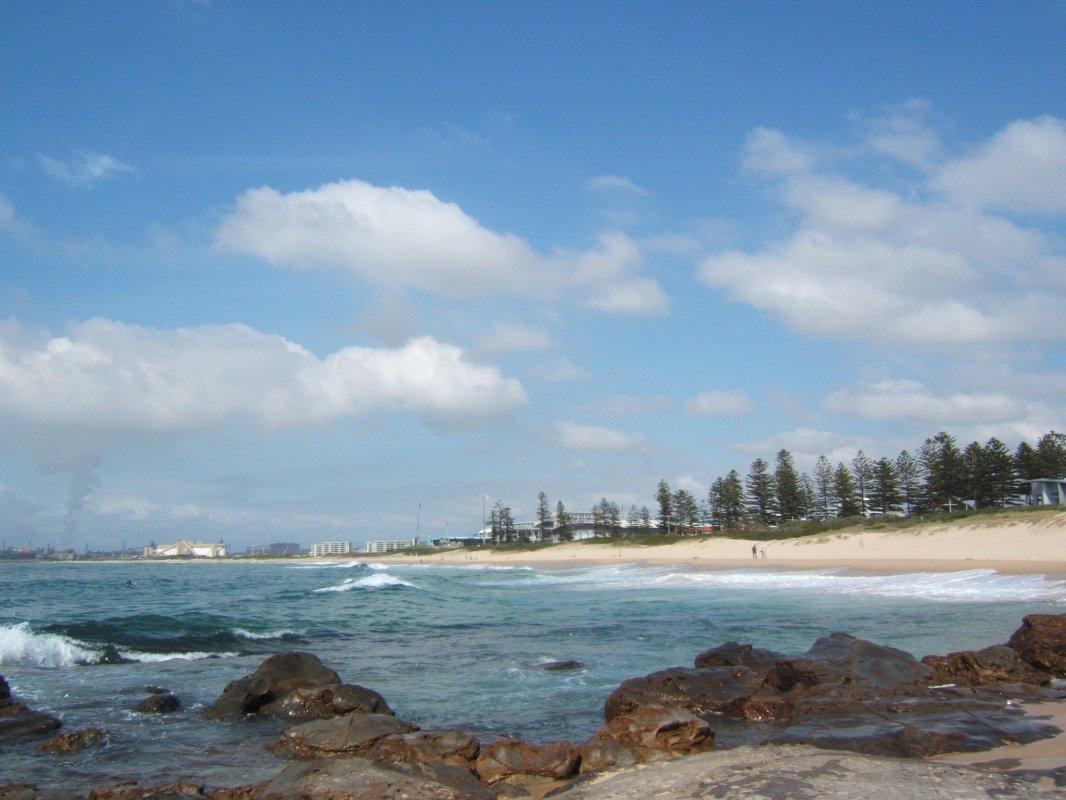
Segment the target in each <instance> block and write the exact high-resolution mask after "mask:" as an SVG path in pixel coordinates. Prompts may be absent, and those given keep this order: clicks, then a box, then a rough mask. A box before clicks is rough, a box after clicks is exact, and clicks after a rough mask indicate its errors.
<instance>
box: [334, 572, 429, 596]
mask: <svg viewBox="0 0 1066 800" xmlns="http://www.w3.org/2000/svg"><path fill="white" fill-rule="evenodd" d="M393 586H410V587H412V588H417V587H415V585H414V584H413V583H408V582H407V581H405V580H401V579H400V578H397V577H396V576H395V575H389V574H388V573H387V572H377V573H375V574H373V575H367V576H366V577H365V578H348V579H346V580H344V581H343V582H341V583H338V584H337V585H336V586H323V587H322V588H321V589H315V590H314V591H315V594H322V593H323V592H350V591H352V590H353V589H387V588H390V587H393Z"/></svg>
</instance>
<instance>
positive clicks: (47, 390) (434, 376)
mask: <svg viewBox="0 0 1066 800" xmlns="http://www.w3.org/2000/svg"><path fill="white" fill-rule="evenodd" d="M525 400H526V396H525V392H524V391H523V389H522V386H521V384H519V383H518V382H517V381H516V380H514V379H512V378H505V377H503V376H502V375H501V374H500V373H499V371H498V370H497V369H496V368H494V367H490V366H481V365H476V364H471V363H469V362H468V361H466V360H465V359H464V356H463V351H462V350H461V349H459V348H458V347H455V346H453V345H449V344H444V343H441V342H438V341H436V340H435V339H432V338H430V337H422V338H418V339H412V340H411V341H410V342H408V343H407V344H406V345H405V346H403V347H400V348H397V349H385V348H371V347H346V348H344V349H342V350H338V351H337V352H335V353H332V354H330V355H328V356H326V357H325V358H318V357H317V356H315V355H314V354H313V353H311V352H310V351H308V350H306V349H304V348H303V347H301V346H300V345H298V344H295V343H293V342H290V341H288V340H286V339H284V338H282V337H280V336H275V335H271V334H267V333H263V332H261V331H257V330H254V329H252V328H249V327H247V326H245V325H237V324H233V325H204V326H200V327H195V328H179V329H177V330H159V329H154V328H147V327H141V326H136V325H126V324H123V323H120V322H112V321H109V320H104V319H92V320H88V321H86V322H82V323H79V324H76V325H73V326H71V328H70V330H69V333H68V335H66V336H60V337H51V336H49V335H47V334H37V333H34V332H30V331H26V330H25V329H22V328H21V327H20V326H18V325H17V324H14V323H10V322H9V323H6V324H4V325H3V326H2V327H0V416H3V417H8V418H11V419H15V420H22V421H26V422H30V423H38V424H43V425H58V426H68V427H72V428H76V429H102V430H128V431H133V432H139V433H153V432H154V433H173V432H184V431H194V430H204V429H209V428H214V427H217V426H220V425H223V424H225V423H228V422H233V421H251V422H254V423H257V424H262V425H266V426H271V427H276V426H298V425H307V424H313V423H320V422H325V421H328V420H331V419H335V418H339V417H346V416H352V415H358V414H361V413H364V412H366V411H368V410H370V409H373V408H387V409H399V410H406V411H411V412H414V413H417V414H420V415H425V416H427V417H433V418H440V419H444V420H453V421H460V422H464V421H469V420H476V419H482V418H486V417H492V416H496V415H499V414H502V413H504V412H506V411H507V410H509V409H511V408H514V407H515V406H517V405H519V404H521V403H524V402H525Z"/></svg>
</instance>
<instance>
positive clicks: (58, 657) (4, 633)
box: [0, 622, 236, 669]
mask: <svg viewBox="0 0 1066 800" xmlns="http://www.w3.org/2000/svg"><path fill="white" fill-rule="evenodd" d="M232 655H236V653H226V652H207V651H203V652H201V651H191V652H181V653H142V652H139V651H136V650H119V649H118V648H116V647H115V646H114V645H96V644H90V643H88V642H83V641H80V640H78V639H74V638H72V637H70V636H64V635H63V634H60V633H38V632H35V631H33V630H32V629H31V628H30V625H29V623H28V622H20V623H19V624H17V625H7V626H0V666H19V667H45V668H48V669H58V668H61V667H74V666H81V665H86V664H108V663H115V662H132V661H142V662H149V661H153V662H154V661H170V660H172V659H182V660H195V659H200V658H223V657H226V656H232Z"/></svg>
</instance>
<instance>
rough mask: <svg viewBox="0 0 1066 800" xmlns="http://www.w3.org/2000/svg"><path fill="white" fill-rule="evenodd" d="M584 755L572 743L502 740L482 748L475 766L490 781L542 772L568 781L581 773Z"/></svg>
mask: <svg viewBox="0 0 1066 800" xmlns="http://www.w3.org/2000/svg"><path fill="white" fill-rule="evenodd" d="M580 763H581V756H580V755H579V754H578V752H577V748H575V747H574V746H573V745H572V744H570V742H552V743H551V744H546V745H535V744H529V743H528V742H523V741H521V740H520V739H501V740H500V741H497V742H493V743H492V744H490V745H488V746H487V747H484V748H482V750H481V754H480V755H479V756H478V759H477V762H476V763H475V765H474V769H475V770H476V771H477V774H478V776H479V777H480V778H481V780H483V781H485V782H486V783H488V784H494V783H496V782H497V781H500V780H502V779H503V778H506V777H507V776H509V775H540V776H543V777H545V778H552V779H553V780H565V779H566V778H570V777H572V776H574V775H575V774H577V769H578V766H579V765H580Z"/></svg>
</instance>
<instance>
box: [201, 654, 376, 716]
mask: <svg viewBox="0 0 1066 800" xmlns="http://www.w3.org/2000/svg"><path fill="white" fill-rule="evenodd" d="M353 712H362V713H375V714H392V709H390V708H389V706H388V704H387V703H386V702H385V699H384V698H383V697H382V696H381V695H379V694H378V693H377V692H375V691H372V690H370V689H366V688H364V687H362V686H352V685H350V684H345V683H342V682H341V679H340V676H339V675H338V674H337V673H336V672H334V671H333V670H331V669H330V668H329V667H326V666H325V665H323V664H322V662H321V661H319V660H318V658H317V657H316V656H313V655H311V654H310V653H298V652H294V653H279V654H278V655H274V656H271V657H270V658H268V659H266V660H265V661H264V662H263V663H262V664H260V665H259V668H258V669H256V671H255V672H253V673H251V674H250V675H246V676H245V677H243V678H239V679H237V680H235V681H231V682H230V683H229V684H228V685H227V686H226V688H225V689H224V690H223V691H222V695H221V696H220V697H219V698H218V699H217V700H215V701H214V702H213V703H212V704H211V705H209V706H208V707H207V708H206V709H204V716H205V717H207V718H208V719H221V720H234V719H240V718H241V717H243V716H244V715H245V714H258V713H262V714H273V715H275V716H279V717H282V718H285V719H291V720H306V719H319V718H325V717H334V716H339V715H343V714H349V713H353Z"/></svg>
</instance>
